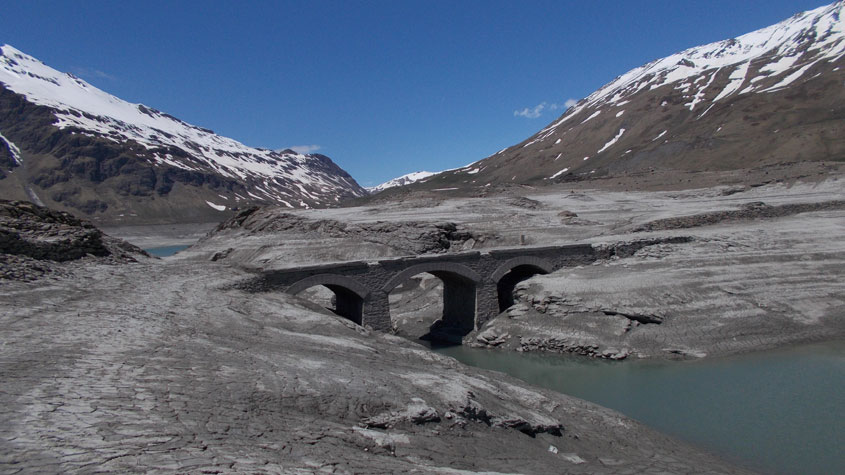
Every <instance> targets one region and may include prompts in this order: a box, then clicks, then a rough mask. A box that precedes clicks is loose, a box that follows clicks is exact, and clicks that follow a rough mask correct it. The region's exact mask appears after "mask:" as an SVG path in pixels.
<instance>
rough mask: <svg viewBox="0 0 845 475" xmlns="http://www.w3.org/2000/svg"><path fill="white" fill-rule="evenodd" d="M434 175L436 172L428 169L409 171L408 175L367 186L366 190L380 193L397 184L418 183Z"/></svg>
mask: <svg viewBox="0 0 845 475" xmlns="http://www.w3.org/2000/svg"><path fill="white" fill-rule="evenodd" d="M432 175H434V173H432V172H426V171H421V172H412V173H408V174H406V175H402V176H400V177H396V178H394V179H392V180H388V181H386V182H384V183H382V184H381V185H377V186H368V187H366V190H367V191H369V192H370V193H378V192H380V191H384V190H386V189H388V188H395V187H397V186H404V185H410V184H411V183H416V182H418V181H420V180H424V179H426V178H428V177H430V176H432Z"/></svg>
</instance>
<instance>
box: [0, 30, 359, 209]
mask: <svg viewBox="0 0 845 475" xmlns="http://www.w3.org/2000/svg"><path fill="white" fill-rule="evenodd" d="M0 51H2V55H0V134H2V135H0V197H5V198H13V199H14V198H23V199H29V200H32V201H35V202H44V203H45V204H48V205H50V206H52V207H56V208H60V209H65V210H69V211H73V212H76V213H81V214H87V215H89V216H90V217H93V218H94V219H98V220H101V221H110V220H120V219H121V218H122V219H129V218H130V217H132V215H136V216H135V217H136V219H138V220H147V221H149V220H152V221H155V220H165V221H168V220H185V219H197V220H198V219H220V218H219V216H216V214H217V213H219V212H220V211H221V210H226V209H232V208H237V207H241V206H244V205H247V204H253V203H276V204H281V205H285V206H289V207H312V206H325V205H331V204H334V203H337V202H339V201H340V200H342V199H344V198H349V197H355V196H361V195H363V194H365V191H364V190H363V189H362V188H361V187H360V186H359V185H358V184H357V183H356V182H355V180H354V179H352V177H350V176H349V174H348V173H346V172H345V171H343V170H342V169H340V168H339V167H338V166H337V165H335V164H334V163H333V162H332V161H331V159H329V158H328V157H326V156H323V155H319V154H310V155H305V154H298V153H295V152H293V151H291V150H285V151H281V152H279V151H274V150H266V149H259V148H253V147H248V146H246V145H243V144H241V143H239V142H237V141H235V140H232V139H229V138H226V137H222V136H219V135H216V134H215V133H214V132H213V131H211V130H208V129H204V128H201V127H196V126H193V125H190V124H187V123H185V122H183V121H181V120H179V119H177V118H175V117H173V116H170V115H168V114H165V113H163V112H160V111H158V110H155V109H153V108H150V107H146V106H144V105H142V104H132V103H129V102H126V101H123V100H121V99H119V98H117V97H115V96H112V95H110V94H108V93H106V92H104V91H102V90H100V89H97V88H96V87H94V86H92V85H90V84H88V83H87V82H85V81H83V80H81V79H79V78H77V77H75V76H73V75H71V74H65V73H60V72H58V71H56V70H55V69H53V68H50V67H49V66H47V65H45V64H43V63H41V62H40V61H38V60H37V59H35V58H33V57H31V56H28V55H26V54H24V53H22V52H20V51H18V50H16V49H15V48H13V47H11V46H8V45H6V46H2V48H0Z"/></svg>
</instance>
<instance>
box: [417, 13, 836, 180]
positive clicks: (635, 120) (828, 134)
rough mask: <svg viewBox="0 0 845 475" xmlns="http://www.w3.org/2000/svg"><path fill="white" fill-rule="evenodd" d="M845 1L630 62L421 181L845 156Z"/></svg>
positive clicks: (581, 175)
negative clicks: (502, 139) (511, 134)
mask: <svg viewBox="0 0 845 475" xmlns="http://www.w3.org/2000/svg"><path fill="white" fill-rule="evenodd" d="M843 10H845V2H843V1H837V2H836V3H833V4H831V5H828V6H825V7H821V8H817V9H815V10H812V11H808V12H804V13H799V14H797V15H795V16H793V17H792V18H789V19H787V20H785V21H783V22H781V23H778V24H776V25H773V26H770V27H767V28H763V29H761V30H758V31H754V32H752V33H748V34H745V35H742V36H739V37H737V38H734V39H729V40H725V41H720V42H716V43H712V44H708V45H704V46H699V47H695V48H690V49H687V50H685V51H682V52H680V53H677V54H674V55H671V56H668V57H666V58H661V59H658V60H656V61H652V62H650V63H648V64H646V65H644V66H641V67H639V68H636V69H633V70H631V71H628V72H627V73H625V74H623V75H621V76H619V77H617V78H616V79H614V80H613V81H611V82H610V83H608V84H606V85H605V86H603V87H602V88H600V89H599V90H597V91H596V92H594V93H593V94H591V95H590V96H589V97H587V98H585V99H583V100H581V101H580V102H578V103H577V104H576V105H575V106H573V107H571V108H569V109H568V110H567V111H566V112H565V113H564V114H563V115H562V116H560V117H559V118H558V119H556V120H555V121H553V122H552V123H550V124H549V125H548V126H546V127H545V128H543V129H542V130H541V131H540V132H538V133H537V134H535V135H534V136H532V137H530V138H528V139H527V140H525V141H524V142H522V143H520V144H517V145H514V146H512V147H508V148H506V149H504V150H502V151H500V152H498V153H496V154H494V155H492V156H490V157H487V158H486V159H483V160H481V161H478V162H475V163H473V164H471V165H468V166H466V167H463V168H460V169H457V170H454V171H450V172H444V173H441V174H438V175H437V176H435V177H432V178H429V179H428V180H426V182H425V183H424V184H423V185H417V186H423V187H426V188H428V187H430V188H439V187H444V186H460V187H462V188H474V187H484V186H486V185H488V184H503V183H515V184H520V183H522V184H538V183H549V182H555V181H567V180H583V179H590V178H592V177H602V176H604V177H608V176H623V175H624V176H631V175H637V174H644V173H645V174H647V173H651V172H654V171H655V170H658V171H660V170H662V171H664V172H665V171H671V170H682V171H685V172H698V171H725V170H740V169H761V168H765V167H771V166H775V165H776V164H787V163H806V162H808V161H815V162H820V161H842V160H843V159H845V133H843V131H845V87H843V86H845V60H843V57H845V33H843V22H842V16H843V13H845V11H843Z"/></svg>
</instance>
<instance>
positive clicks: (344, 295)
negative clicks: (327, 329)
mask: <svg viewBox="0 0 845 475" xmlns="http://www.w3.org/2000/svg"><path fill="white" fill-rule="evenodd" d="M317 285H322V286H324V287H326V288H328V289H329V290H331V291H332V293H334V295H335V308H334V309H332V311H333V312H334V313H335V314H337V315H340V316H341V317H344V318H347V319H349V320H352V321H353V322H355V323H357V324H358V325H361V324H363V320H364V300H365V299H366V298H367V297H368V296H369V295H370V290H369V289H368V288H367V287H365V286H364V285H362V284H360V283H358V282H357V281H356V280H355V279H353V278H351V277H347V276H344V275H338V274H318V275H312V276H310V277H306V278H304V279H302V280H300V281H298V282H296V283H294V284H293V285H291V286H290V287H288V289H287V291H286V292H287V293H288V294H290V295H296V294H298V293H300V292H302V291H303V290H306V289H310V288H311V287H314V286H317Z"/></svg>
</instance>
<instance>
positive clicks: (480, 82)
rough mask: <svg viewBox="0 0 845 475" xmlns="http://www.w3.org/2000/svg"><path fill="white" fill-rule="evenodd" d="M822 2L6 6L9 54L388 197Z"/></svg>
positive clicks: (35, 1) (36, 0)
mask: <svg viewBox="0 0 845 475" xmlns="http://www.w3.org/2000/svg"><path fill="white" fill-rule="evenodd" d="M823 2H824V0H811V1H803V0H732V1H723V0H698V1H687V0H672V1H663V0H638V1H631V0H629V1H606V0H582V1H577V2H576V1H563V0H558V1H516V0H514V1H494V0H488V1H471V0H452V1H410V0H407V1H401V0H396V1H354V0H346V1H318V0H314V1H304V0H303V1H297V2H286V1H268V2H263V1H237V2H236V1H213V0H205V1H161V2H158V1H143V2H140V1H139V2H128V1H94V0H86V1H81V2H80V1H74V2H71V1H56V0H51V1H40V0H27V1H8V0H0V43H8V44H11V45H12V46H14V47H16V48H18V49H20V50H21V51H23V52H25V53H28V54H30V55H32V56H35V57H36V58H38V59H40V60H42V61H44V62H45V63H46V64H48V65H50V66H52V67H54V68H56V69H58V70H61V71H68V72H73V73H75V74H77V75H79V76H81V77H83V78H84V79H86V80H87V81H88V82H90V83H92V84H94V85H96V86H97V87H100V88H101V89H104V90H106V91H107V92H110V93H112V94H114V95H116V96H118V97H121V98H122V99H125V100H128V101H132V102H140V103H144V104H147V105H149V106H152V107H155V108H157V109H159V110H162V111H164V112H167V113H169V114H172V115H174V116H176V117H179V118H181V119H183V120H185V121H186V122H189V123H192V124H195V125H199V126H202V127H207V128H210V129H213V130H214V131H216V132H217V133H219V134H222V135H226V136H228V137H232V138H234V139H236V140H239V141H241V142H243V143H245V144H247V145H252V146H257V147H266V148H284V147H292V146H302V147H306V146H309V147H311V148H312V149H313V150H316V151H318V152H320V153H324V154H326V155H328V156H330V157H332V159H333V160H334V161H335V162H337V163H338V164H339V165H340V166H341V167H343V168H345V169H346V170H347V171H349V172H350V173H351V174H352V176H353V177H355V178H356V179H357V180H358V181H359V183H361V184H362V185H374V184H378V183H381V182H383V181H386V180H388V179H390V178H393V177H395V176H398V175H402V174H404V173H408V172H412V171H417V170H429V171H437V170H442V169H446V168H454V167H458V166H462V165H465V164H468V163H470V162H473V161H476V160H480V159H482V158H484V157H486V156H488V155H491V154H493V153H495V152H496V151H498V150H500V149H502V148H504V147H507V146H510V145H513V144H515V143H518V142H520V141H522V140H524V139H525V138H527V137H528V136H530V135H532V134H533V133H534V132H536V131H538V130H539V129H541V128H542V127H543V126H544V125H546V124H547V123H549V122H551V121H552V120H553V119H554V118H556V117H557V116H559V115H560V114H562V113H563V111H564V108H565V104H566V102H567V100H570V99H580V98H583V97H585V96H587V95H589V94H590V93H591V92H593V91H594V90H596V89H598V88H599V87H601V86H602V85H603V84H605V83H607V82H609V81H610V80H612V79H613V78H614V77H616V76H617V75H619V74H622V73H624V72H626V71H628V70H630V69H632V68H634V67H637V66H640V65H642V64H644V63H647V62H649V61H651V60H653V59H657V58H660V57H663V56H667V55H669V54H672V53H674V52H677V51H680V50H683V49H686V48H689V47H692V46H696V45H700V44H705V43H709V42H713V41H718V40H722V39H725V38H731V37H734V36H738V35H741V34H743V33H747V32H749V31H752V30H755V29H758V28H762V27H765V26H768V25H770V24H773V23H777V22H778V21H781V20H783V19H785V18H787V17H789V16H791V15H793V14H795V13H797V12H800V11H803V10H809V9H812V8H815V7H818V6H821V5H823V4H824V3H823ZM541 104H545V105H544V106H543V107H539V108H538V106H539V105H541Z"/></svg>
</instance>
